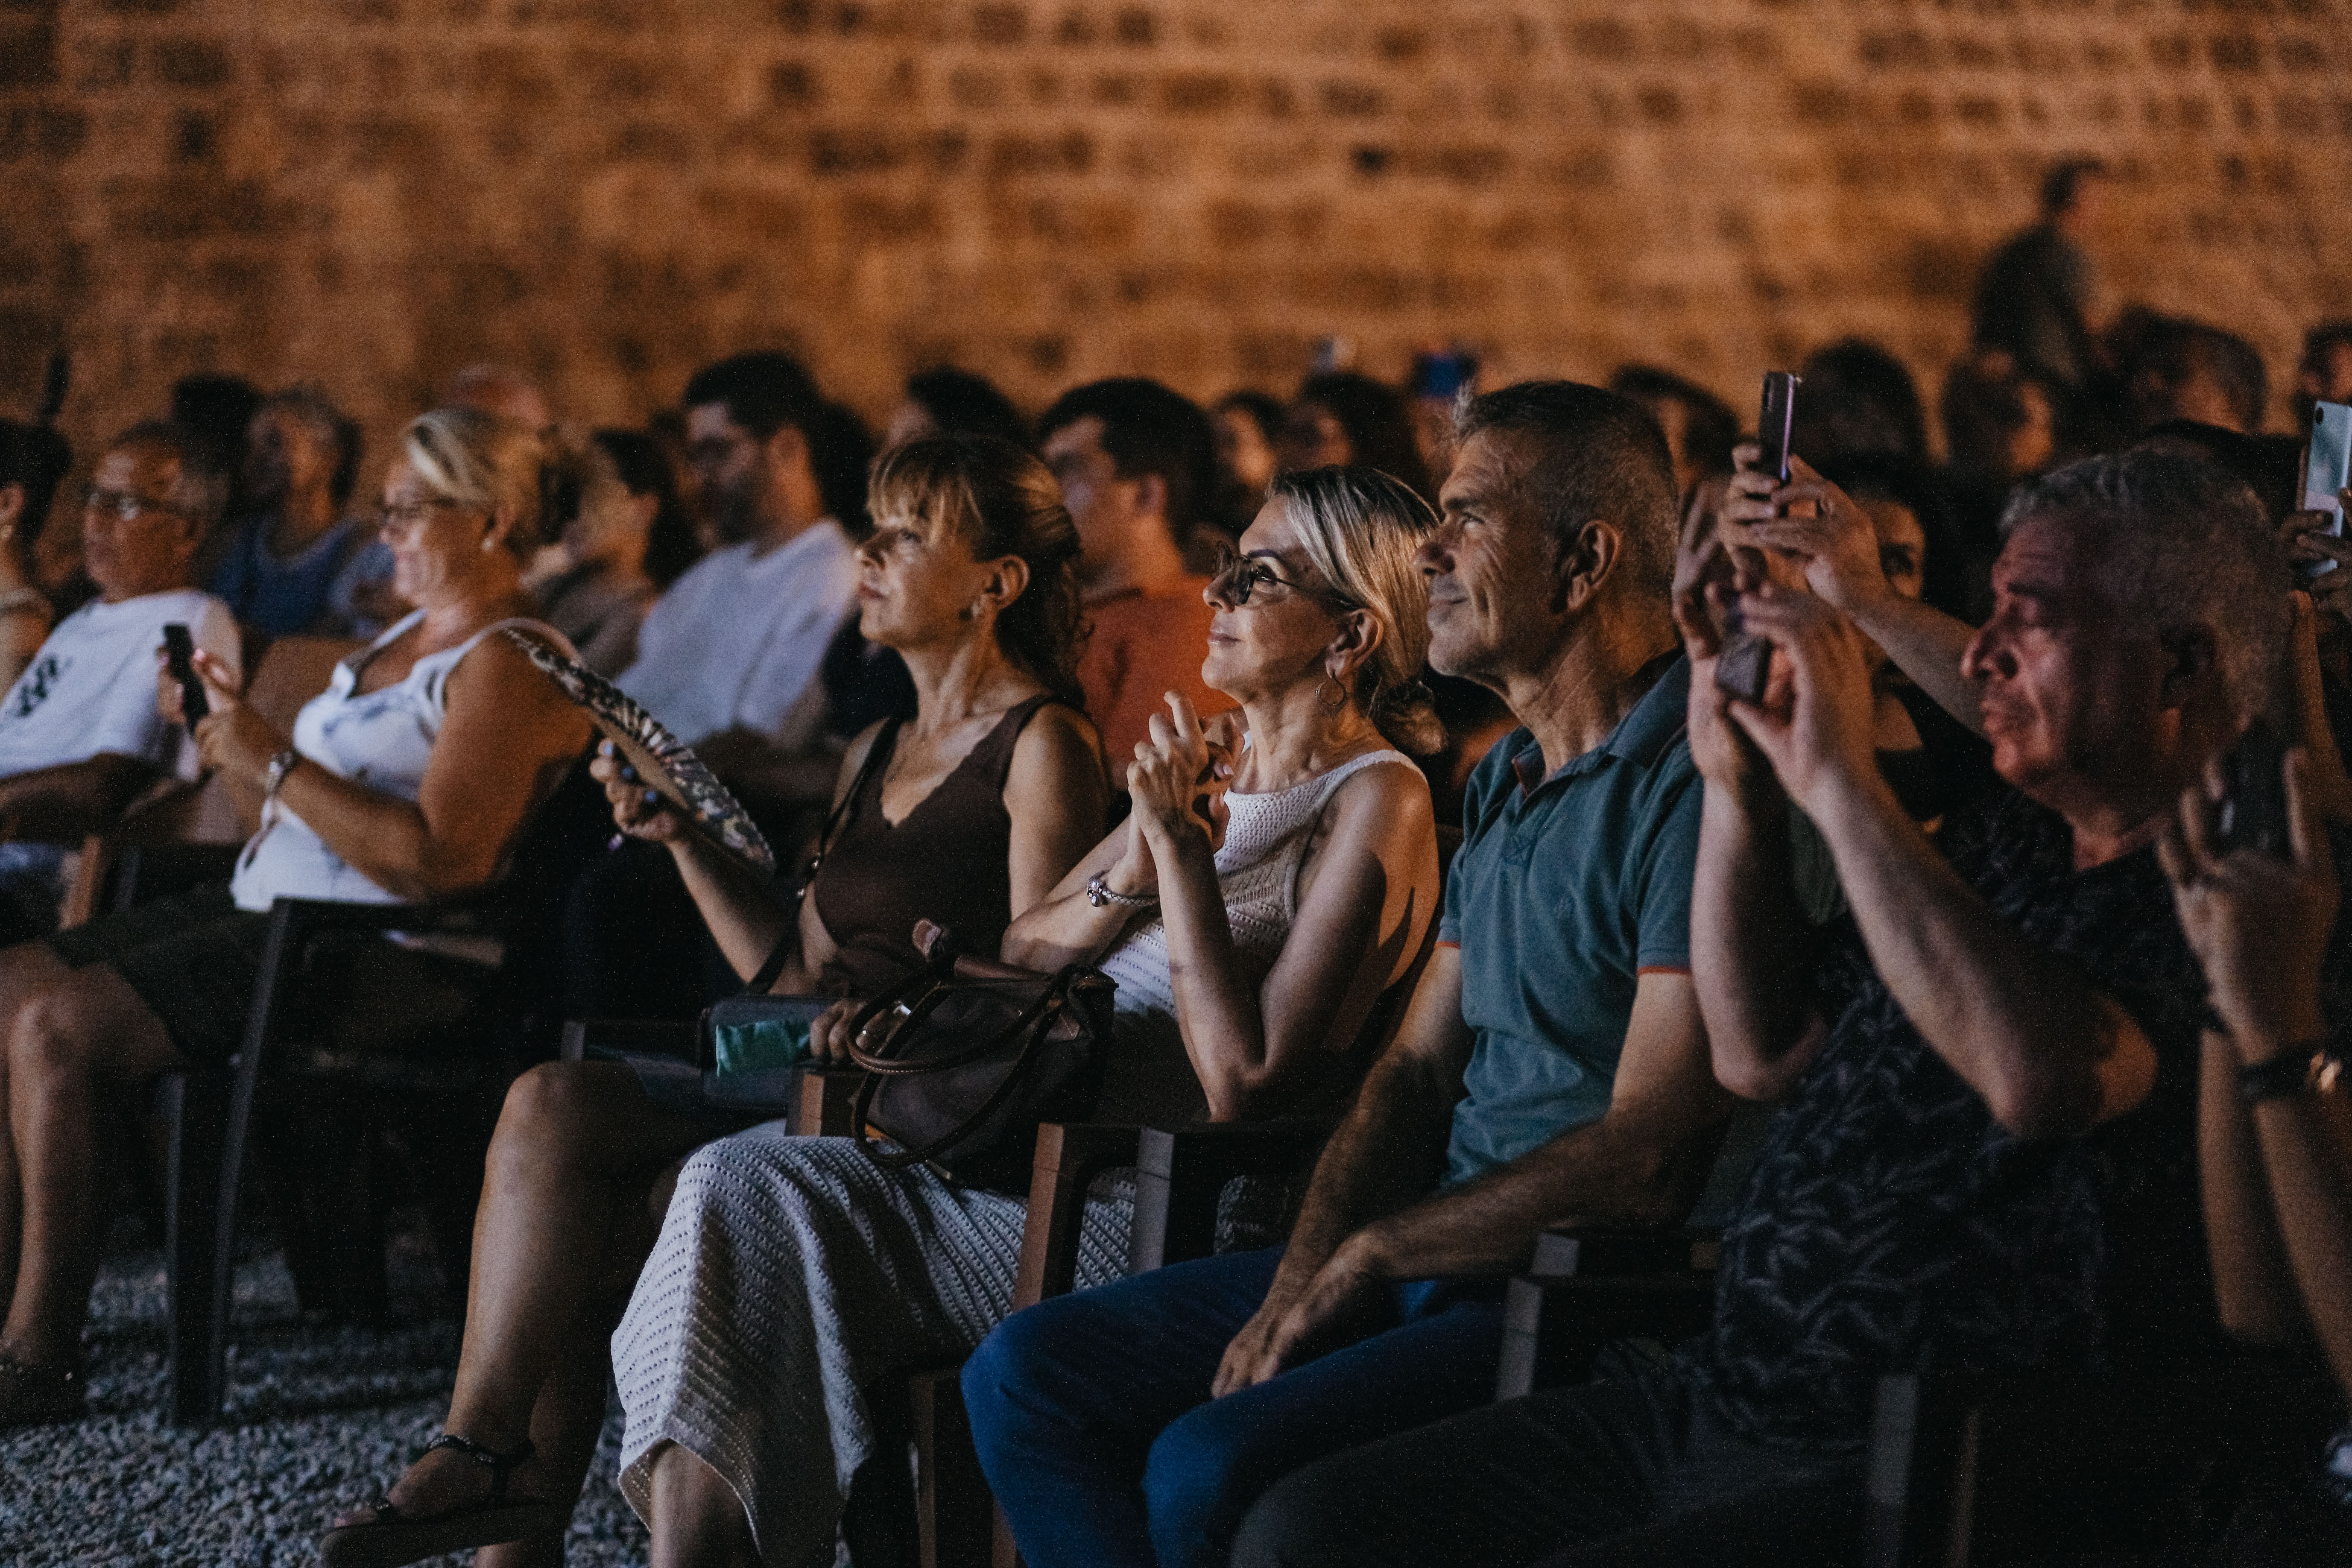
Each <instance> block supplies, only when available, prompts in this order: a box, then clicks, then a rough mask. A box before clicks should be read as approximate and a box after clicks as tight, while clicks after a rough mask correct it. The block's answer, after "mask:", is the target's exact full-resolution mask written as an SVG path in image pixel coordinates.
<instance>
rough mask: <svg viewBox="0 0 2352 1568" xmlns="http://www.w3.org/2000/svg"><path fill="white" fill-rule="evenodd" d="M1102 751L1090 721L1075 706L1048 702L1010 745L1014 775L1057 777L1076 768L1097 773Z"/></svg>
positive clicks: (1100, 769)
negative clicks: (1019, 736)
mask: <svg viewBox="0 0 2352 1568" xmlns="http://www.w3.org/2000/svg"><path fill="white" fill-rule="evenodd" d="M1101 754H1102V740H1101V738H1100V736H1098V735H1097V733H1096V731H1095V727H1094V723H1093V721H1090V720H1089V719H1087V716H1086V715H1085V714H1083V713H1081V712H1079V711H1078V710H1076V709H1075V708H1069V707H1066V706H1064V705H1063V704H1062V703H1059V702H1048V703H1047V704H1045V706H1044V707H1043V708H1040V709H1038V710H1037V711H1036V712H1035V714H1034V715H1033V716H1032V717H1031V718H1030V720H1029V722H1028V723H1027V724H1026V725H1025V726H1024V727H1023V729H1022V731H1021V738H1020V739H1019V740H1017V741H1015V742H1013V776H1015V777H1018V776H1027V777H1033V778H1046V777H1058V776H1061V775H1064V774H1066V773H1071V772H1074V771H1076V770H1078V769H1090V770H1092V771H1094V772H1096V773H1100V772H1101V771H1102V764H1101V763H1100V761H1099V760H1098V759H1099V758H1100V756H1101ZM1007 782H1008V783H1009V782H1010V779H1008V781H1007Z"/></svg>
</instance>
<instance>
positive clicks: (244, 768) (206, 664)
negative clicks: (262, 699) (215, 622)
mask: <svg viewBox="0 0 2352 1568" xmlns="http://www.w3.org/2000/svg"><path fill="white" fill-rule="evenodd" d="M194 665H195V671H196V677H197V679H200V680H202V681H203V682H204V683H205V703H206V705H207V706H208V707H210V708H211V710H212V711H211V712H209V713H207V714H205V717H204V718H202V719H199V720H198V721H196V722H195V723H194V725H193V726H190V727H189V733H190V735H191V736H192V737H193V738H194V741H195V742H196V756H197V758H198V760H199V762H200V763H202V765H203V768H204V771H205V773H227V774H228V775H229V776H231V777H232V778H236V779H239V780H242V781H244V782H246V783H248V784H253V785H254V786H256V787H257V788H258V787H260V786H261V785H263V784H266V783H267V782H268V777H269V759H270V758H272V757H274V756H276V755H277V754H278V752H282V751H284V750H286V749H287V748H288V747H289V746H290V745H292V744H293V742H292V741H291V740H289V738H288V737H287V735H286V733H285V731H281V730H279V729H278V726H276V725H275V724H272V723H271V722H270V721H268V720H267V719H264V718H263V717H262V716H261V715H260V714H258V713H256V712H255V711H254V710H252V709H250V708H248V707H247V706H246V705H245V701H244V693H243V689H241V688H240V687H239V686H238V685H237V683H236V678H235V676H234V674H233V673H232V672H231V671H230V669H229V668H228V667H227V666H226V665H224V664H223V663H221V661H220V660H219V659H217V658H214V657H213V656H212V655H211V654H209V653H206V652H205V650H204V649H203V648H198V649H196V650H195V656H194ZM155 710H156V711H157V712H159V713H161V714H162V715H163V717H164V718H165V719H168V720H170V721H172V722H173V723H174V724H180V725H187V715H186V712H185V710H184V707H183V705H182V703H181V700H180V683H179V682H178V681H177V680H174V679H172V672H171V668H170V666H169V665H168V664H167V663H166V662H165V660H164V657H163V650H162V649H161V648H158V649H157V650H156V652H155Z"/></svg>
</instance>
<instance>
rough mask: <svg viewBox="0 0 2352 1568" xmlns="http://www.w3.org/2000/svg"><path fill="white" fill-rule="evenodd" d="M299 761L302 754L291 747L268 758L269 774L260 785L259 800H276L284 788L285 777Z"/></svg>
mask: <svg viewBox="0 0 2352 1568" xmlns="http://www.w3.org/2000/svg"><path fill="white" fill-rule="evenodd" d="M301 760H302V753H301V752H298V751H296V750H295V749H294V748H293V747H291V746H289V747H287V748H286V749H285V750H284V751H282V752H278V754H277V755H276V756H274V757H272V758H270V759H269V773H268V778H267V780H266V781H265V783H264V784H263V785H262V790H261V798H262V799H263V800H266V801H268V800H276V799H277V798H278V791H279V790H281V789H284V788H285V787H286V775H287V774H289V773H292V772H293V771H294V765H295V764H296V763H299V762H300V761H301Z"/></svg>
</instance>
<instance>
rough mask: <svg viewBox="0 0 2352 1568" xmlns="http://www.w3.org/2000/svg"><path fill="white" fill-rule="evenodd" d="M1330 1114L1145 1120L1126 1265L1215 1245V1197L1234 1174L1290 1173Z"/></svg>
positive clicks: (1317, 1140)
mask: <svg viewBox="0 0 2352 1568" xmlns="http://www.w3.org/2000/svg"><path fill="white" fill-rule="evenodd" d="M1331 1129H1332V1123H1330V1122H1328V1121H1203V1122H1196V1123H1194V1124H1192V1125H1191V1126H1187V1127H1147V1128H1145V1129H1144V1130H1143V1132H1142V1136H1141V1138H1140V1139H1139V1141H1138V1145H1137V1150H1136V1162H1135V1169H1136V1175H1135V1232H1134V1236H1133V1238H1132V1239H1131V1240H1130V1241H1129V1247H1128V1268H1129V1272H1130V1273H1136V1274H1141V1273H1144V1272H1147V1271H1148V1270H1150V1269H1153V1268H1161V1267H1163V1266H1165V1265H1167V1264H1171V1263H1182V1262H1186V1261H1188V1260H1190V1259H1192V1258H1206V1257H1207V1256H1208V1255H1209V1254H1210V1253H1211V1252H1212V1251H1213V1250H1214V1249H1215V1247H1216V1239H1217V1199H1218V1197H1219V1195H1220V1194H1223V1192H1224V1190H1225V1184H1227V1183H1228V1182H1231V1181H1232V1180H1233V1179H1234V1177H1236V1176H1287V1175H1290V1174H1293V1173H1296V1172H1297V1171H1298V1170H1300V1169H1301V1168H1303V1167H1306V1166H1309V1165H1312V1164H1313V1163H1315V1161H1316V1159H1317V1158H1318V1156H1319V1155H1320V1154H1321V1153H1322V1152H1323V1145H1324V1143H1325V1142H1328V1140H1329V1139H1330V1136H1331Z"/></svg>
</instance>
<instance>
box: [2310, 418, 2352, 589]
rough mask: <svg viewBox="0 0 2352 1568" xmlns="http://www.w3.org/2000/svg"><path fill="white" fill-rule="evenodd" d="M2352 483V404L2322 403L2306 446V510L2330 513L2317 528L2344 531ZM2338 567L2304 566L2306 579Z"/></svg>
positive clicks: (2327, 564) (2322, 563)
mask: <svg viewBox="0 0 2352 1568" xmlns="http://www.w3.org/2000/svg"><path fill="white" fill-rule="evenodd" d="M2347 484H2352V406H2347V405H2345V404H2341V403H2320V404H2315V405H2313V407H2312V410H2311V444H2310V445H2309V446H2308V447H2305V449H2304V463H2303V509H2304V510H2305V511H2316V512H2323V513H2325V514H2326V521H2324V522H2323V523H2322V524H2321V526H2320V528H2319V529H2318V530H2317V531H2319V532H2322V533H2328V534H2334V535H2335V536H2336V537H2337V538H2341V537H2343V533H2344V500H2343V493H2344V487H2345V486H2346V485H2347ZM2335 570H2336V563H2335V562H2333V561H2316V562H2311V563H2306V564H2305V566H2304V568H2303V576H2304V580H2305V582H2309V581H2311V580H2312V579H2313V578H2315V577H2324V576H2326V574H2328V573H2330V572H2333V571H2335Z"/></svg>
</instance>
